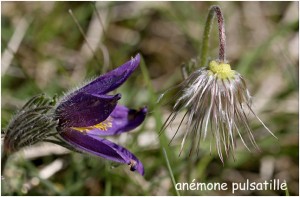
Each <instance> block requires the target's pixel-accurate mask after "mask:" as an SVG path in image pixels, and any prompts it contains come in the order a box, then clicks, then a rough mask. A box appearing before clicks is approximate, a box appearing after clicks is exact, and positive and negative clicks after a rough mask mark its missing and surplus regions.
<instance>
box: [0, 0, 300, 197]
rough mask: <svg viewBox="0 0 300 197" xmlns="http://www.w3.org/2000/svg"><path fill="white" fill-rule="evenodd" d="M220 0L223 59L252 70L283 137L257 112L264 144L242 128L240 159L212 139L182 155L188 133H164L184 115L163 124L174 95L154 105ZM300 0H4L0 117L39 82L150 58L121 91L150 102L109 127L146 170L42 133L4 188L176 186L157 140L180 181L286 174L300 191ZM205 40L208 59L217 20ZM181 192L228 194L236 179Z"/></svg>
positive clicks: (73, 80) (133, 191)
mask: <svg viewBox="0 0 300 197" xmlns="http://www.w3.org/2000/svg"><path fill="white" fill-rule="evenodd" d="M213 4H216V5H219V6H220V7H221V8H222V10H223V14H224V17H225V24H226V36H227V59H228V60H229V62H230V63H231V66H232V68H233V69H235V70H237V71H238V72H240V73H241V74H242V75H243V76H244V78H245V79H246V81H247V84H248V88H249V89H250V92H251V94H252V96H253V108H254V110H255V112H256V113H257V114H258V115H259V117H260V118H261V119H262V120H263V121H264V122H265V123H266V125H267V126H268V127H269V128H270V129H271V130H272V131H273V132H274V133H275V135H276V136H277V137H278V140H276V139H275V138H273V137H272V136H271V135H269V134H268V132H267V131H266V130H265V129H264V128H263V127H262V125H260V124H259V122H258V121H256V120H255V119H254V118H251V121H250V123H251V128H252V129H253V132H254V135H255V137H256V139H257V143H258V145H259V146H260V148H261V151H260V152H259V151H255V150H254V151H253V152H249V151H247V149H246V148H245V147H244V146H243V145H242V143H241V142H240V140H239V139H238V141H237V152H236V161H233V160H232V158H229V159H227V160H226V162H225V163H224V165H223V164H222V162H221V161H220V159H219V158H218V156H217V154H216V153H215V152H214V151H213V152H212V153H211V154H210V151H209V144H208V143H204V144H203V146H201V152H200V154H199V156H196V155H192V156H191V157H189V156H188V153H183V154H182V155H181V156H180V157H178V154H179V148H180V143H181V139H182V136H181V135H177V136H176V138H175V140H174V142H173V143H172V144H171V145H170V146H168V143H169V139H170V138H171V137H172V136H173V134H174V132H175V131H176V128H177V126H178V124H179V122H180V120H181V119H180V117H178V118H177V119H176V120H175V122H174V124H173V127H172V128H168V129H167V130H166V131H165V132H164V133H163V134H162V135H161V136H158V132H159V128H160V127H161V125H162V123H163V121H164V120H165V119H166V117H167V116H168V114H169V113H170V112H171V107H172V105H171V104H172V103H174V100H172V99H171V98H172V96H173V95H167V99H168V98H169V99H171V102H170V103H167V104H164V105H163V106H161V107H159V106H158V105H157V104H156V99H157V98H158V97H159V95H160V94H161V93H163V92H164V91H165V90H167V89H168V88H170V87H172V86H174V85H176V84H178V83H180V82H181V80H182V78H181V72H180V66H181V64H182V63H187V62H188V61H189V60H190V59H191V58H195V57H196V56H198V55H199V53H200V46H201V38H202V33H203V30H204V23H205V20H206V16H207V14H208V9H209V7H210V6H211V5H213ZM298 6H299V5H298V2H214V3H211V2H97V3H89V2H72V3H71V2H2V6H1V11H2V15H1V22H2V23H1V24H2V26H1V30H2V31H1V33H2V34H1V43H2V45H1V53H2V62H1V71H2V72H1V76H2V78H1V88H2V91H1V93H2V95H1V101H2V102H1V127H2V128H5V127H6V125H7V124H8V122H9V120H10V119H11V117H12V116H13V114H14V112H15V111H16V109H18V108H19V107H21V106H22V105H23V104H24V103H25V102H26V101H27V100H28V99H29V98H31V97H32V96H34V95H36V94H39V93H42V92H45V93H46V94H47V95H49V96H53V95H54V94H58V95H59V96H61V95H63V93H64V92H66V91H67V90H69V89H71V88H73V87H76V86H79V85H80V83H82V82H84V81H85V80H86V79H90V78H91V77H95V76H98V75H100V74H101V73H104V72H106V71H108V70H111V69H113V68H116V67H117V66H119V65H121V64H122V63H124V62H125V61H127V60H129V59H130V58H131V57H132V56H134V55H135V54H137V53H140V54H141V55H142V56H143V59H144V61H143V62H142V63H141V66H140V68H139V69H138V70H137V71H136V72H135V73H134V74H133V75H132V76H131V77H130V79H129V80H128V81H127V82H126V83H125V84H124V85H123V86H122V87H120V88H119V89H118V90H117V92H120V93H121V94H122V99H121V101H120V102H121V103H122V104H126V105H127V106H128V107H130V108H139V107H141V106H144V105H147V106H148V107H149V111H150V112H149V115H148V117H147V119H146V121H145V123H144V124H143V125H142V126H140V127H139V128H137V129H136V130H135V131H132V132H130V133H128V134H122V135H120V136H116V137H114V138H113V140H114V141H115V142H118V143H119V144H122V145H124V146H125V147H126V148H128V149H129V150H130V151H132V152H133V153H134V154H136V156H137V157H138V158H139V159H140V160H141V161H142V162H143V164H144V166H145V171H146V173H145V176H144V177H142V176H140V175H139V174H137V173H133V172H130V171H129V169H128V166H126V165H122V166H118V167H112V164H111V163H109V162H107V161H104V160H103V159H99V158H96V157H93V156H87V155H82V154H78V153H71V152H69V151H68V150H66V149H64V148H62V147H59V146H56V145H53V144H48V143H42V144H37V145H33V146H30V147H28V148H26V149H25V150H24V151H20V152H19V153H16V154H14V155H13V156H12V157H11V158H10V160H9V161H8V163H7V166H6V169H5V173H4V177H5V178H4V179H2V181H1V182H2V195H176V192H175V190H174V187H173V184H172V179H171V176H170V173H169V172H170V171H169V170H168V168H167V164H166V157H165V156H164V154H163V151H162V148H165V149H166V152H167V155H168V157H167V158H168V159H169V162H170V166H171V172H172V173H173V174H174V177H175V180H176V182H188V183H190V182H191V181H192V180H193V179H195V181H196V182H204V183H210V182H220V183H227V184H228V185H230V184H231V183H232V182H245V181H246V180H247V179H248V180H250V182H259V181H264V180H272V179H279V180H280V181H283V180H286V182H287V184H288V193H289V194H290V195H299V176H298V175H299V165H298V164H299V163H298V160H299V135H298V128H299V121H298V120H299V119H298V117H299V111H298V109H299V103H298V96H299V95H298V94H299V92H298V80H299V76H298V69H299V67H298V64H299V58H298V54H299V48H298V47H299V46H298V43H299V26H298V23H299V13H298ZM69 9H71V10H72V12H73V14H74V16H75V17H76V18H77V20H78V23H79V25H80V27H81V28H82V30H83V32H84V33H85V34H86V37H87V40H89V42H88V43H89V45H87V42H86V40H85V39H84V37H83V36H82V34H81V33H80V30H79V28H78V26H77V25H76V23H75V21H74V19H73V18H72V17H71V15H70V14H69ZM95 10H97V11H95ZM210 45H211V47H210V54H209V55H210V59H216V58H217V55H218V34H217V31H216V27H214V29H213V32H212V35H211V41H210ZM91 51H93V52H91ZM182 133H184V127H183V129H182V130H181V134H182ZM168 138H169V139H168ZM187 143H188V142H187ZM180 194H181V195H232V193H231V190H230V189H228V190H227V191H180ZM286 194H287V193H286V192H285V191H237V192H236V193H235V195H286Z"/></svg>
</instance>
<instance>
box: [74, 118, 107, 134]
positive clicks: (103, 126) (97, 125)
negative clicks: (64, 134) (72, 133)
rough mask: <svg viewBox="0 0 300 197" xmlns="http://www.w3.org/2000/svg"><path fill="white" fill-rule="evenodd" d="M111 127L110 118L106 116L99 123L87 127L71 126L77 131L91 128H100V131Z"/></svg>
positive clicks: (85, 130)
mask: <svg viewBox="0 0 300 197" xmlns="http://www.w3.org/2000/svg"><path fill="white" fill-rule="evenodd" d="M111 127H112V118H111V117H108V118H107V119H106V120H104V121H103V122H100V123H99V124H96V125H93V126H89V127H71V128H72V129H74V130H76V131H79V132H88V131H91V130H93V129H100V130H102V131H107V130H108V129H109V128H111Z"/></svg>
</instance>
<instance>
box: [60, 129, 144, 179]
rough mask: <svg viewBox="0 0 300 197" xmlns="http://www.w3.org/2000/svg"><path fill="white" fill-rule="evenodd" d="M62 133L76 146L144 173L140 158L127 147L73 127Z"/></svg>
mask: <svg viewBox="0 0 300 197" xmlns="http://www.w3.org/2000/svg"><path fill="white" fill-rule="evenodd" d="M60 135H61V136H62V137H63V138H64V139H65V140H66V141H67V142H68V143H69V144H71V145H72V146H73V147H74V148H76V149H78V150H81V151H84V152H87V153H90V154H93V155H97V156H99V157H103V158H105V159H108V160H111V161H115V162H119V163H125V164H128V165H130V170H132V171H135V170H137V171H138V172H139V173H140V174H141V175H144V167H143V164H142V163H141V161H140V160H138V159H137V158H136V156H134V155H133V154H132V153H131V152H129V151H128V150H127V149H125V148H123V147H122V146H119V145H117V144H115V143H112V142H110V141H108V140H105V139H102V138H100V137H97V136H93V137H92V136H89V135H86V134H84V133H81V132H79V131H76V130H72V129H65V130H64V131H63V132H61V133H60Z"/></svg>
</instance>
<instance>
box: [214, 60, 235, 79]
mask: <svg viewBox="0 0 300 197" xmlns="http://www.w3.org/2000/svg"><path fill="white" fill-rule="evenodd" d="M209 70H210V71H211V72H212V73H213V74H217V77H218V78H220V79H230V78H232V77H233V76H234V70H231V67H230V64H225V63H219V62H216V61H211V62H210V63H209Z"/></svg>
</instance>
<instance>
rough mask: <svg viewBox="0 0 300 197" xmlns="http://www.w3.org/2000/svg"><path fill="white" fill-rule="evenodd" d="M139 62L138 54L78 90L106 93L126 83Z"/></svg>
mask: <svg viewBox="0 0 300 197" xmlns="http://www.w3.org/2000/svg"><path fill="white" fill-rule="evenodd" d="M139 63H140V55H139V54H137V55H136V56H135V58H132V59H131V60H130V61H128V62H126V63H125V64H123V65H122V66H119V67H118V68H116V69H114V70H112V71H110V72H108V73H106V74H104V75H101V76H100V77H98V78H96V79H95V80H94V81H92V82H90V83H89V84H87V85H86V86H84V87H82V88H81V89H80V90H78V91H80V92H87V93H91V94H106V93H108V92H110V91H112V90H114V89H116V88H117V87H119V86H120V85H121V84H122V83H124V82H125V81H126V80H127V78H128V77H129V76H130V75H131V73H132V72H133V71H134V70H135V69H136V68H137V66H138V65H139Z"/></svg>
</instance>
